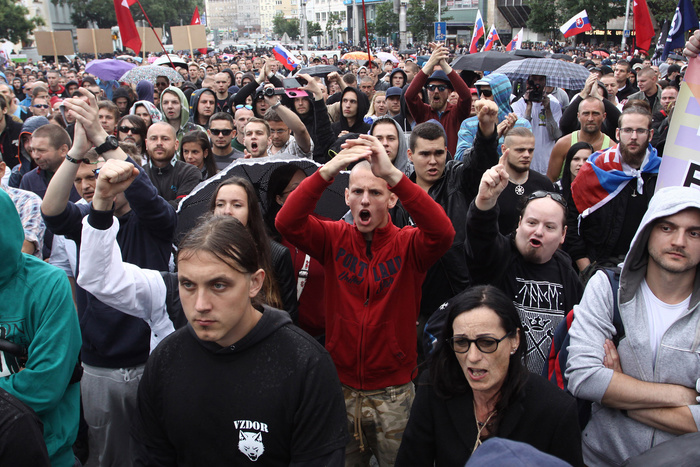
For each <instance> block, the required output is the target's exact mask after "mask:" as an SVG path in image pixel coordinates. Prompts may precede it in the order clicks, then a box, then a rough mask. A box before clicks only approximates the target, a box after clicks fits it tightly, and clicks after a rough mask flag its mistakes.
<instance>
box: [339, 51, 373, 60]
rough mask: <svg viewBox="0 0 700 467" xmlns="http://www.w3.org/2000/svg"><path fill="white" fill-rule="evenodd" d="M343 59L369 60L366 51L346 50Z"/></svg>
mask: <svg viewBox="0 0 700 467" xmlns="http://www.w3.org/2000/svg"><path fill="white" fill-rule="evenodd" d="M340 58H342V59H343V60H369V55H367V52H348V53H346V54H344V55H343V56H342V57H340Z"/></svg>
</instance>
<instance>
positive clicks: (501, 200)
mask: <svg viewBox="0 0 700 467" xmlns="http://www.w3.org/2000/svg"><path fill="white" fill-rule="evenodd" d="M517 187H518V185H516V184H515V183H513V182H508V186H507V187H506V189H505V190H503V193H501V196H499V197H498V209H499V210H500V215H499V216H498V230H499V232H501V233H502V234H503V235H508V234H509V233H511V232H512V231H514V230H515V229H516V228H517V227H518V220H519V219H520V206H521V202H522V201H523V200H524V198H526V197H527V195H529V194H532V193H534V192H536V191H537V190H545V191H554V185H553V184H552V182H551V181H550V180H549V179H548V178H547V177H545V176H544V175H542V174H541V173H539V172H535V171H534V170H530V174H529V175H528V177H527V181H526V182H525V183H523V184H522V193H520V194H517V193H516V189H517V191H520V189H518V188H517Z"/></svg>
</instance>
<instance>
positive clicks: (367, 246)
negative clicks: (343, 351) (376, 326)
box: [358, 240, 372, 389]
mask: <svg viewBox="0 0 700 467" xmlns="http://www.w3.org/2000/svg"><path fill="white" fill-rule="evenodd" d="M365 253H366V254H367V259H368V260H369V261H367V265H368V267H367V271H368V274H367V295H366V296H365V303H364V306H363V308H364V309H363V310H362V319H361V320H360V343H359V344H360V349H359V350H360V351H359V354H360V355H359V362H358V363H359V365H358V369H359V375H358V376H359V380H360V388H362V386H363V383H364V380H365V378H364V373H365V372H364V367H365V365H364V354H365V352H364V349H365V322H366V320H367V315H368V314H369V296H370V289H371V286H370V277H371V275H370V274H369V271H371V270H372V240H365ZM360 388H358V389H360Z"/></svg>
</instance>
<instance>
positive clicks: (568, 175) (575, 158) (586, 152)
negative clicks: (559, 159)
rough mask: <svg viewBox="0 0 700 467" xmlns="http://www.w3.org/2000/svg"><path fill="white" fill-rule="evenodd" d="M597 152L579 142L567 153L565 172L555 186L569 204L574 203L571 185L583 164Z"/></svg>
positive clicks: (586, 144)
mask: <svg viewBox="0 0 700 467" xmlns="http://www.w3.org/2000/svg"><path fill="white" fill-rule="evenodd" d="M594 152H595V150H594V149H593V146H591V145H590V144H589V143H586V142H585V141H579V142H578V143H576V144H572V145H571V147H570V148H569V151H568V152H567V153H566V159H565V160H564V172H563V174H562V176H561V178H560V179H559V181H557V183H555V184H554V186H555V187H556V188H557V190H558V191H559V193H561V194H562V195H563V196H564V198H565V199H566V202H567V203H573V202H574V201H573V198H571V183H572V182H573V181H574V179H575V178H576V175H578V171H579V170H580V169H581V167H583V164H584V163H585V162H586V161H587V160H588V158H589V157H590V155H591V154H593V153H594Z"/></svg>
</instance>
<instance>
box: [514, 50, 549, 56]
mask: <svg viewBox="0 0 700 467" xmlns="http://www.w3.org/2000/svg"><path fill="white" fill-rule="evenodd" d="M514 55H517V56H518V57H525V58H544V57H546V56H547V54H546V53H545V52H540V51H539V50H530V49H518V50H516V51H515V54H514Z"/></svg>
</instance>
